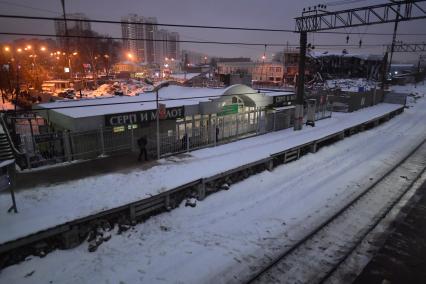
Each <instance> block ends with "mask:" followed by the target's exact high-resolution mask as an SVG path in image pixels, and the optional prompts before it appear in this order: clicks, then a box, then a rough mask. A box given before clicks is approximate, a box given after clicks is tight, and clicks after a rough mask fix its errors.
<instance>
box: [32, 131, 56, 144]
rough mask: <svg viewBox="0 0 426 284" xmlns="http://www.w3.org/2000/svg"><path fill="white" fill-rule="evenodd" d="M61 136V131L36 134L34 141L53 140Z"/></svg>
mask: <svg viewBox="0 0 426 284" xmlns="http://www.w3.org/2000/svg"><path fill="white" fill-rule="evenodd" d="M61 138H62V134H61V133H54V132H52V133H45V134H39V135H34V141H35V142H36V143H45V142H53V141H55V140H59V139H61Z"/></svg>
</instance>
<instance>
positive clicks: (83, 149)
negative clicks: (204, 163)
mask: <svg viewBox="0 0 426 284" xmlns="http://www.w3.org/2000/svg"><path fill="white" fill-rule="evenodd" d="M330 116H331V111H330V110H329V108H328V107H327V106H324V107H322V108H321V107H320V108H318V111H317V112H316V114H315V119H316V120H320V119H323V118H326V117H330ZM293 123H294V110H293V109H288V110H286V111H282V112H273V113H267V112H265V111H250V112H246V113H238V114H235V115H226V116H216V117H214V118H212V119H211V120H210V121H208V120H202V121H201V120H200V121H197V122H195V121H189V122H188V123H187V124H185V128H184V130H182V129H183V127H182V123H180V125H179V124H178V123H177V124H176V128H175V130H168V131H167V132H165V133H161V134H160V156H162V157H164V156H168V155H172V154H176V153H181V152H187V151H191V150H194V149H199V148H203V147H208V146H216V145H219V144H225V143H229V142H231V141H235V140H238V139H242V138H245V137H250V136H255V135H261V134H265V133H269V132H273V131H278V130H282V129H286V128H290V127H292V126H293ZM180 126H181V127H180ZM142 136H146V137H147V141H148V144H147V146H146V148H147V151H148V155H149V156H150V157H151V158H156V155H157V146H156V145H157V140H156V135H155V131H154V132H153V131H152V128H151V129H149V128H136V127H135V126H126V128H124V129H121V131H117V130H116V129H114V128H101V129H98V130H95V131H84V132H69V131H63V132H54V133H45V134H36V135H34V134H28V133H26V134H21V143H22V144H21V150H23V151H25V153H26V154H27V167H30V168H34V167H40V166H43V165H51V164H56V163H61V162H65V161H73V160H81V159H93V158H96V157H99V156H104V155H114V154H116V153H120V152H129V151H134V152H136V151H138V146H137V140H138V139H139V138H140V137H142Z"/></svg>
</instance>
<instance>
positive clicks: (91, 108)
mask: <svg viewBox="0 0 426 284" xmlns="http://www.w3.org/2000/svg"><path fill="white" fill-rule="evenodd" d="M225 90H226V89H223V88H189V87H181V86H169V87H166V88H162V89H160V90H159V99H160V100H161V99H163V100H165V99H173V100H170V101H161V103H165V104H166V107H178V106H183V105H193V104H198V103H199V102H201V101H208V100H209V99H211V98H213V97H219V96H221V95H222V94H223V93H224V92H225ZM155 96H156V94H155V93H152V92H150V93H143V94H140V95H139V96H114V97H103V98H102V97H98V98H95V99H83V100H71V101H65V100H61V101H56V102H52V103H44V104H39V105H38V108H42V109H54V108H59V109H55V111H56V112H59V113H61V114H64V115H66V116H69V117H73V118H81V117H88V116H98V115H106V114H113V113H125V112H134V111H143V110H151V109H155V108H156V102H155V99H156V97H155ZM188 97H197V98H196V99H195V98H194V99H190V100H188V99H185V100H178V99H179V98H188ZM200 97H201V98H200ZM203 97H205V98H203ZM113 103H120V107H119V109H118V108H117V105H111V104H113ZM80 106H88V107H80ZM61 107H66V108H62V109H60V108H61Z"/></svg>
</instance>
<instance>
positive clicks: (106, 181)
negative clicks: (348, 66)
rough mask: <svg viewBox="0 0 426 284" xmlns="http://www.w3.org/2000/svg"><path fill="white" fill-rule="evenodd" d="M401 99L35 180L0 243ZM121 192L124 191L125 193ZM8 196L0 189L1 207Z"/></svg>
mask: <svg viewBox="0 0 426 284" xmlns="http://www.w3.org/2000/svg"><path fill="white" fill-rule="evenodd" d="M399 107H400V106H399V105H392V104H380V105H377V106H374V107H369V108H366V109H363V110H361V111H357V112H354V113H349V114H343V113H336V114H333V117H332V118H331V119H325V120H321V121H318V122H317V123H316V127H314V128H311V127H305V128H304V130H303V131H297V132H295V131H293V129H287V130H284V131H279V132H275V133H270V134H266V135H262V136H258V137H254V138H248V139H245V140H241V141H238V142H234V143H230V144H226V145H222V146H219V147H215V148H207V149H203V150H199V151H194V152H191V156H190V157H189V158H179V157H171V158H170V159H167V160H161V161H160V165H159V166H155V167H153V168H151V169H149V170H145V171H143V170H134V171H132V172H130V173H126V174H123V173H114V174H108V175H104V176H95V177H89V178H85V179H81V180H77V181H71V182H67V183H63V184H58V185H54V184H52V185H51V186H49V187H45V186H39V187H34V188H32V189H31V190H26V191H20V192H17V194H16V200H17V203H18V207H19V214H0V227H3V228H8V230H7V231H2V232H1V233H0V243H4V242H7V241H10V240H14V239H16V238H19V237H23V236H26V235H28V234H31V233H35V232H37V231H40V230H43V229H47V228H51V227H53V226H56V225H59V224H63V223H65V222H67V221H71V220H75V219H77V218H81V217H86V216H88V215H91V214H94V213H97V212H100V211H104V210H106V209H110V208H115V207H118V206H120V205H124V204H128V203H130V202H134V201H136V200H140V199H143V198H146V197H149V196H151V195H154V194H157V193H160V192H164V191H166V190H169V189H173V188H175V187H177V186H180V185H182V184H186V183H188V182H191V181H194V180H198V179H200V178H203V177H209V176H212V175H215V174H218V173H220V172H223V171H226V170H229V169H233V168H236V167H238V166H241V165H245V164H247V163H251V162H255V161H258V160H260V159H263V158H266V157H269V156H270V155H271V154H274V153H277V152H280V151H283V150H286V149H289V148H292V147H294V146H297V145H300V144H303V143H306V142H309V141H312V140H315V139H319V138H322V137H325V136H328V135H330V134H333V133H336V132H338V131H342V130H343V129H345V128H348V127H350V126H353V125H357V124H359V123H362V122H365V121H368V120H370V119H372V118H374V117H377V116H381V115H383V114H386V113H388V112H390V111H392V110H395V109H396V108H399ZM123 193H125V194H123ZM9 205H10V196H9V195H7V194H2V195H0V208H6V207H8V206H9Z"/></svg>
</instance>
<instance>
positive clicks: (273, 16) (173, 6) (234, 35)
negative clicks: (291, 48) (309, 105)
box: [0, 0, 426, 61]
mask: <svg viewBox="0 0 426 284" xmlns="http://www.w3.org/2000/svg"><path fill="white" fill-rule="evenodd" d="M342 2H345V1H336V0H334V1H326V2H322V3H321V4H328V5H329V7H328V10H330V11H333V10H342V9H346V8H351V7H360V6H366V5H372V4H380V3H385V2H387V1H385V0H381V1H375V0H364V1H362V0H360V1H354V0H348V1H346V3H350V4H341V3H342ZM317 4H320V2H319V1H283V0H263V1H260V0H257V1H254V0H232V1H229V0H216V1H200V0H179V1H176V0H145V1H135V0H120V1H116V0H104V1H87V0H67V1H66V9H67V13H76V12H80V13H84V14H86V16H87V17H89V18H91V19H108V20H120V18H121V17H122V16H124V15H127V14H129V13H136V14H139V15H142V16H146V17H156V18H157V20H158V22H159V23H171V24H193V25H220V26H238V27H256V28H282V29H294V26H295V21H294V18H295V17H296V16H299V15H300V14H301V11H302V9H303V8H304V7H308V6H314V5H317ZM61 9H62V8H61V4H60V0H39V1H29V0H26V1H22V0H9V1H0V11H1V13H2V14H19V15H37V16H55V17H58V16H60V15H61V11H62V10H61ZM424 23H425V20H418V21H412V22H405V23H400V26H399V32H401V33H404V32H406V33H407V32H410V33H422V32H424ZM164 28H166V29H168V30H170V31H177V32H179V34H180V37H181V40H209V41H234V42H235V41H239V42H255V43H262V44H264V43H280V44H285V43H287V42H288V43H289V44H297V43H298V40H299V39H298V35H296V34H292V33H279V32H252V31H250V32H243V31H224V30H205V29H190V28H172V27H164ZM92 29H93V30H95V31H97V32H99V33H102V34H109V35H111V36H117V37H120V36H121V30H120V26H119V25H110V24H92ZM392 29H393V24H386V25H376V26H370V27H368V28H365V27H360V28H353V29H347V30H344V29H340V30H339V31H340V32H351V31H352V32H362V33H363V32H385V33H392ZM0 32H36V33H52V34H53V33H54V28H53V22H49V21H28V20H26V21H23V20H12V19H1V18H0ZM425 37H426V36H402V35H401V36H399V37H398V39H399V40H403V41H405V42H422V41H424V38H425ZM10 39H11V37H6V36H0V41H2V42H5V41H8V40H10ZM360 39H362V41H363V44H365V45H368V44H389V43H390V42H391V39H392V36H391V35H387V36H377V35H351V36H350V44H354V45H358V42H359V40H360ZM308 42H310V43H313V44H317V45H320V44H338V45H342V44H343V45H344V44H346V35H342V34H340V35H321V34H315V35H313V34H309V37H308ZM181 48H182V49H190V50H194V51H199V52H204V53H207V54H209V55H217V56H228V57H234V56H249V57H252V58H253V59H256V58H260V56H261V55H262V53H263V49H264V48H263V47H262V46H259V47H252V46H249V47H241V46H240V47H236V46H221V45H211V44H181ZM280 49H282V48H280V47H268V48H267V55H268V57H270V56H271V54H272V53H274V52H276V51H278V50H280ZM328 49H330V50H332V49H334V50H342V49H343V47H336V48H328ZM347 49H348V50H349V51H350V52H352V53H366V52H370V53H376V54H382V53H383V50H384V48H383V47H376V48H361V49H360V48H358V47H349V48H347ZM321 50H322V49H321ZM417 57H418V54H410V55H407V54H405V55H404V56H400V55H399V56H398V55H397V57H396V58H397V59H400V60H402V61H406V60H407V59H415V58H417Z"/></svg>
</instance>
